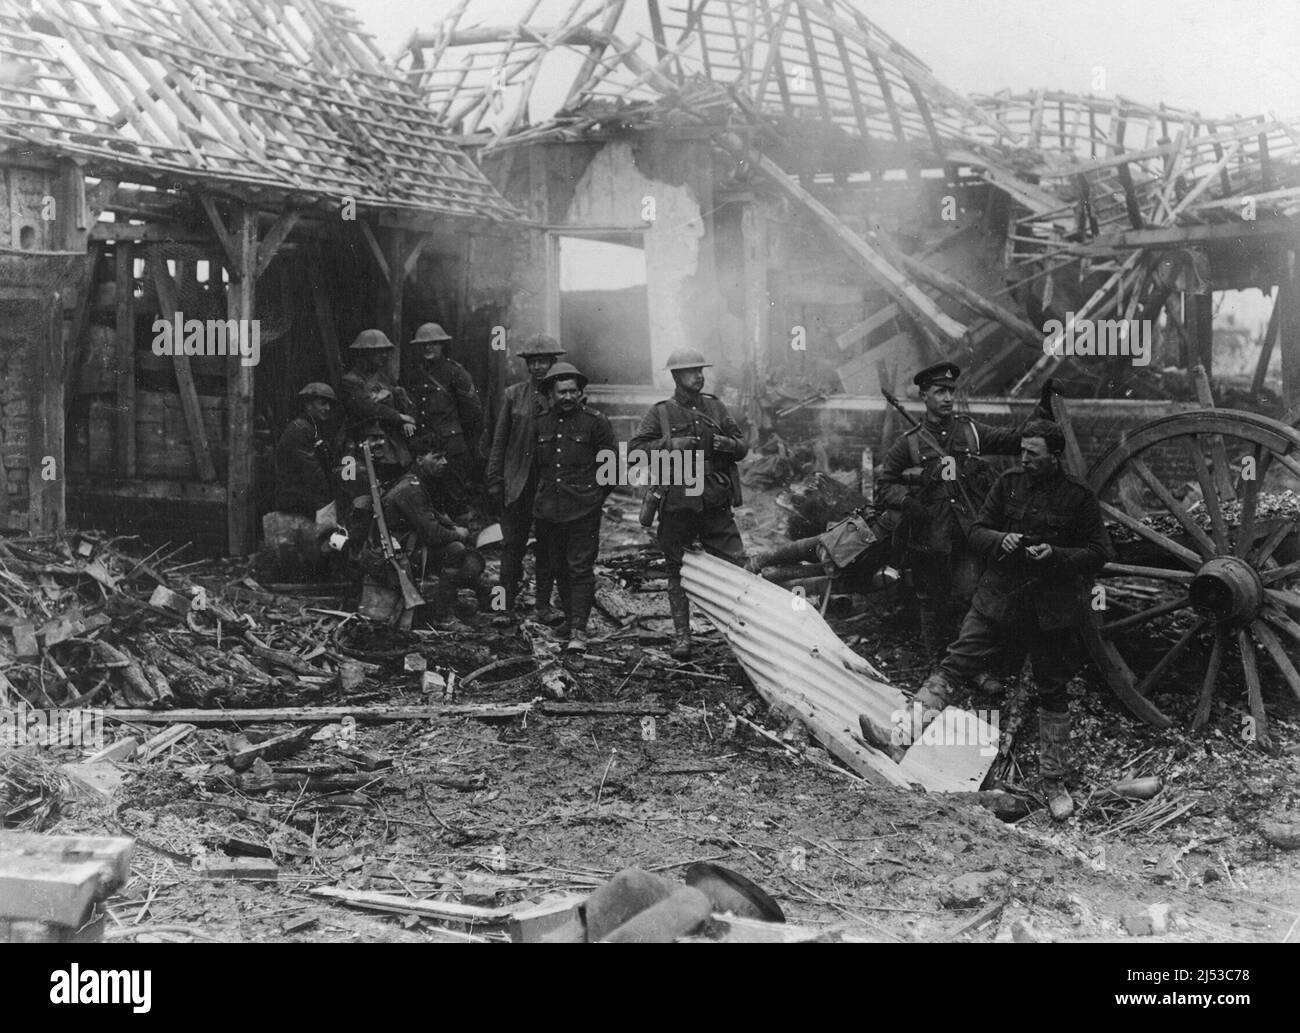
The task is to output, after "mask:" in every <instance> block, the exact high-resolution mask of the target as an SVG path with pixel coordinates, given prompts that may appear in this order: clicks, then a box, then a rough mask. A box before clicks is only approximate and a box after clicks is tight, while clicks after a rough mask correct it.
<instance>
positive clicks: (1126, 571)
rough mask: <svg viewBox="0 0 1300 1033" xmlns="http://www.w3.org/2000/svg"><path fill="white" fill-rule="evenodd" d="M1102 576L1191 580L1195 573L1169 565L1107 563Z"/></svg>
mask: <svg viewBox="0 0 1300 1033" xmlns="http://www.w3.org/2000/svg"><path fill="white" fill-rule="evenodd" d="M1101 576H1102V577H1149V578H1155V579H1156V580H1159V581H1191V580H1192V578H1194V577H1195V576H1196V575H1195V574H1193V573H1192V572H1191V571H1190V570H1173V569H1171V568H1169V567H1135V566H1133V565H1132V564H1130V563H1107V564H1106V566H1105V567H1103V568H1102V571H1101Z"/></svg>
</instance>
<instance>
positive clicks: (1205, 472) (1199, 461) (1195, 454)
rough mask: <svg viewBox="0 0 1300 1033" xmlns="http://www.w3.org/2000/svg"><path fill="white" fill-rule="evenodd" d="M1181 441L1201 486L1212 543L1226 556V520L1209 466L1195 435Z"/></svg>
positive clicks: (1187, 436) (1228, 545)
mask: <svg viewBox="0 0 1300 1033" xmlns="http://www.w3.org/2000/svg"><path fill="white" fill-rule="evenodd" d="M1183 443H1184V444H1185V445H1186V446H1187V451H1188V453H1189V454H1190V455H1191V458H1192V468H1193V469H1194V470H1195V471H1196V483H1197V484H1199V485H1200V486H1201V496H1202V498H1204V499H1205V509H1206V511H1207V512H1208V513H1209V514H1210V531H1211V533H1213V535H1214V544H1215V545H1216V546H1218V550H1219V555H1220V556H1226V555H1227V554H1228V550H1229V549H1230V548H1231V544H1230V542H1229V540H1228V522H1227V521H1226V520H1224V519H1223V507H1222V506H1220V505H1219V491H1218V489H1217V488H1216V487H1215V486H1214V481H1213V479H1212V478H1211V477H1210V467H1209V465H1208V464H1207V463H1206V462H1205V453H1204V452H1203V451H1202V450H1201V442H1200V440H1199V439H1198V438H1197V437H1196V436H1195V435H1193V434H1188V435H1186V436H1185V437H1184V438H1183Z"/></svg>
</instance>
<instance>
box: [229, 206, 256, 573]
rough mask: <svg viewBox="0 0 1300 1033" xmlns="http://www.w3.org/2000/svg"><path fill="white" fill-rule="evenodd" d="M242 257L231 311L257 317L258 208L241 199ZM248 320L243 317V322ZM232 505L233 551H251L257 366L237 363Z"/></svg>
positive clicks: (238, 245)
mask: <svg viewBox="0 0 1300 1033" xmlns="http://www.w3.org/2000/svg"><path fill="white" fill-rule="evenodd" d="M232 237H233V239H234V244H235V251H236V254H237V255H238V261H237V262H236V264H235V266H234V267H233V268H232V269H231V270H230V283H229V285H228V287H227V289H226V316H227V318H229V319H235V320H249V321H250V322H251V321H252V320H253V319H254V318H255V317H256V313H255V312H254V294H253V290H254V287H255V285H256V283H257V269H258V261H257V252H258V246H257V210H256V209H255V208H252V207H250V206H248V205H241V206H240V208H239V209H238V211H237V212H236V213H235V231H234V233H233V234H232ZM240 325H242V323H241V324H240ZM226 418H227V426H228V430H227V434H226V439H227V442H228V449H227V460H226V505H227V515H226V519H227V521H228V523H227V531H228V536H227V540H228V551H229V553H230V555H231V556H247V555H248V554H249V553H251V552H252V551H253V549H254V547H255V546H256V543H257V535H256V532H255V530H254V513H253V501H254V500H253V367H252V366H246V365H244V363H243V362H242V361H239V362H234V363H231V365H230V369H229V371H228V372H227V374H226Z"/></svg>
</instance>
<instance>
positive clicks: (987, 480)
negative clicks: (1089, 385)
mask: <svg viewBox="0 0 1300 1033" xmlns="http://www.w3.org/2000/svg"><path fill="white" fill-rule="evenodd" d="M960 376H961V368H960V367H959V366H957V365H956V364H955V363H951V362H939V363H936V364H935V365H933V366H929V367H927V368H926V369H923V370H921V372H919V373H918V374H916V376H915V377H913V378H912V383H914V384H915V385H916V386H917V387H918V388H919V389H920V392H921V398H922V399H923V400H924V402H925V417H924V418H923V420H922V421H921V423H919V424H917V425H916V426H914V427H912V428H911V429H909V430H907V431H906V432H904V434H903V436H902V437H900V438H899V439H898V440H897V441H895V442H894V443H893V445H891V446H890V448H889V451H888V452H887V453H886V454H885V461H884V463H883V464H882V469H881V473H880V476H879V477H878V478H877V480H876V490H877V498H878V504H879V505H880V506H882V507H883V508H884V509H885V510H886V511H892V512H886V513H885V514H883V518H884V523H885V525H886V526H889V525H891V524H897V525H899V526H900V533H901V535H902V537H903V541H904V543H905V545H906V548H907V552H908V558H909V560H910V565H911V568H912V579H913V584H914V586H915V588H916V595H917V600H918V601H919V602H920V607H921V645H922V649H923V650H924V651H925V657H926V661H927V663H933V662H934V661H935V660H937V659H938V658H939V656H940V655H942V652H943V648H944V646H946V645H947V644H948V643H949V642H950V641H952V636H953V625H954V614H953V608H954V604H955V605H956V606H957V607H958V608H959V609H960V613H959V614H958V616H960V615H961V614H964V613H965V612H966V609H967V607H968V606H969V605H970V598H971V594H972V593H973V592H974V590H975V584H976V582H977V581H978V580H979V576H980V564H979V559H978V557H976V556H975V554H974V553H973V552H972V550H971V548H970V543H969V540H968V534H969V530H970V526H971V523H972V522H973V521H974V519H975V514H976V513H977V512H978V511H979V507H980V505H981V504H982V503H983V502H984V497H985V495H986V494H987V493H988V489H989V485H990V484H991V483H992V481H993V474H992V471H991V470H990V468H989V466H988V464H986V463H985V462H984V461H983V460H982V459H981V458H980V457H981V456H982V455H1012V456H1013V455H1016V454H1017V453H1018V452H1019V449H1020V430H1019V429H1017V428H1010V427H1006V428H1003V427H992V426H989V425H988V424H985V423H979V422H977V421H975V420H973V419H971V418H970V417H969V416H967V415H965V414H964V413H954V411H953V402H954V392H955V389H956V387H957V378H958V377H960ZM1049 389H1050V382H1049ZM1049 389H1045V390H1044V394H1043V397H1044V398H1047V399H1050V394H1049V393H1048V390H1049ZM1034 415H1035V416H1039V415H1042V416H1045V417H1050V416H1051V403H1050V400H1049V401H1048V402H1047V409H1046V410H1045V411H1044V410H1043V403H1042V402H1040V403H1039V408H1038V410H1036V412H1035V414H1034ZM945 453H946V454H945ZM989 677H991V672H990V673H989ZM989 687H990V688H992V687H993V686H989Z"/></svg>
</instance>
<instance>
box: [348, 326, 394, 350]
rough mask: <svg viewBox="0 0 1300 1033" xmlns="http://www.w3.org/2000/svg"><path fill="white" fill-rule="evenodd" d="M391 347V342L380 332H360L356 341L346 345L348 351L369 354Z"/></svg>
mask: <svg viewBox="0 0 1300 1033" xmlns="http://www.w3.org/2000/svg"><path fill="white" fill-rule="evenodd" d="M391 347H393V342H392V341H390V340H389V339H388V335H387V334H386V333H384V332H383V331H382V330H362V331H361V333H359V334H357V339H356V340H355V341H353V342H352V343H351V344H349V345H348V351H357V352H369V351H380V350H382V349H384V348H391Z"/></svg>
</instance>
